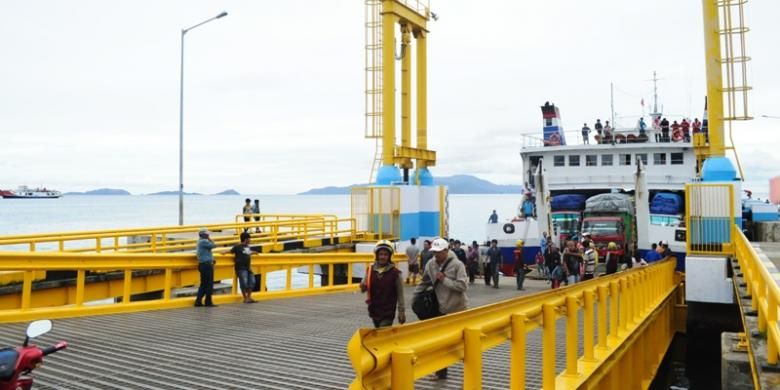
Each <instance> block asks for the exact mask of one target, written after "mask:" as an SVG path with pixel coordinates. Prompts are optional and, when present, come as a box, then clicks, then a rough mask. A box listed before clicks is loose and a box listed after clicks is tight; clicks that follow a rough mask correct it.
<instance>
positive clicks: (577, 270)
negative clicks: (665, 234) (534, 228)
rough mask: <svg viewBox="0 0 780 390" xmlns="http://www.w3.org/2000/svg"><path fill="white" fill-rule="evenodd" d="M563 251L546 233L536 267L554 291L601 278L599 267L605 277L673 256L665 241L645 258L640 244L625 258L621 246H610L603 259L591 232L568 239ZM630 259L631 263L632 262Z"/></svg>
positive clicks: (652, 249) (655, 246)
mask: <svg viewBox="0 0 780 390" xmlns="http://www.w3.org/2000/svg"><path fill="white" fill-rule="evenodd" d="M563 246H564V248H563V250H561V249H560V248H559V247H558V246H557V245H555V243H553V242H552V241H551V240H549V238H548V237H547V233H546V232H545V233H544V234H543V238H542V240H541V244H540V247H541V250H540V251H539V253H538V254H537V255H536V266H537V270H538V272H539V274H540V275H541V276H542V277H544V278H545V279H547V281H548V283H549V284H550V285H551V288H553V289H555V288H559V287H560V286H561V284H564V285H569V284H574V283H577V282H580V281H584V280H589V279H593V278H594V277H596V276H598V272H597V268H598V267H597V265H598V264H599V263H604V268H603V274H606V275H609V274H613V273H615V272H618V271H620V270H624V269H628V268H633V267H642V266H645V265H647V264H648V263H651V262H654V261H658V260H661V259H664V258H666V257H668V256H672V255H673V254H672V251H671V250H670V249H669V243H668V242H666V241H661V242H659V243H658V244H655V243H653V244H652V247H651V250H649V251H647V252H646V253H645V254H644V257H642V256H641V254H640V252H639V250H638V248H637V245H636V244H634V245H633V248H631V250H630V251H628V255H624V254H623V252H624V251H622V250H621V249H620V248H618V246H617V244H616V243H614V242H610V243H609V244H607V251H606V256H605V258H604V259H603V261H600V259H599V252H598V250H597V248H596V245H595V243H594V242H593V241H592V240H591V238H590V235H589V234H588V233H583V234H582V239H581V240H566V241H565V243H564V244H563ZM629 259H630V260H629Z"/></svg>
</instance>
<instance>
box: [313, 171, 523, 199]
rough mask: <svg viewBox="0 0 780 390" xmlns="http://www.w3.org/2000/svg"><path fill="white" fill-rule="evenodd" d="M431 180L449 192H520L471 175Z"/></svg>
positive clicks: (343, 191)
mask: <svg viewBox="0 0 780 390" xmlns="http://www.w3.org/2000/svg"><path fill="white" fill-rule="evenodd" d="M433 181H434V183H435V184H436V185H444V186H447V187H448V188H449V193H450V194H520V193H521V192H522V186H520V185H505V184H494V183H491V182H489V181H487V180H483V179H480V178H478V177H474V176H471V175H455V176H442V177H434V179H433ZM357 185H360V184H353V185H350V186H346V187H323V188H314V189H311V190H308V191H306V192H301V193H299V194H298V195H348V194H349V193H350V192H351V189H352V187H355V186H357Z"/></svg>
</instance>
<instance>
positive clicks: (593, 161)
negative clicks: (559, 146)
mask: <svg viewBox="0 0 780 390" xmlns="http://www.w3.org/2000/svg"><path fill="white" fill-rule="evenodd" d="M598 160H599V156H597V155H595V154H589V155H587V156H585V166H586V167H595V166H596V165H598Z"/></svg>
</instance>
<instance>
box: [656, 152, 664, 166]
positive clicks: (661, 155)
mask: <svg viewBox="0 0 780 390" xmlns="http://www.w3.org/2000/svg"><path fill="white" fill-rule="evenodd" d="M653 164H655V165H666V153H653Z"/></svg>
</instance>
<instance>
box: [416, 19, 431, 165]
mask: <svg viewBox="0 0 780 390" xmlns="http://www.w3.org/2000/svg"><path fill="white" fill-rule="evenodd" d="M425 34H426V32H425V31H424V30H422V29H415V30H414V37H415V44H416V45H417V73H416V78H417V148H418V149H422V150H426V149H428V51H427V50H428V43H427V41H426V37H425ZM435 163H436V161H435V158H434V161H433V164H431V166H433V165H434V164H435ZM427 164H428V162H427V161H424V160H417V168H418V169H420V168H425V167H426V166H428V165H427Z"/></svg>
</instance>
